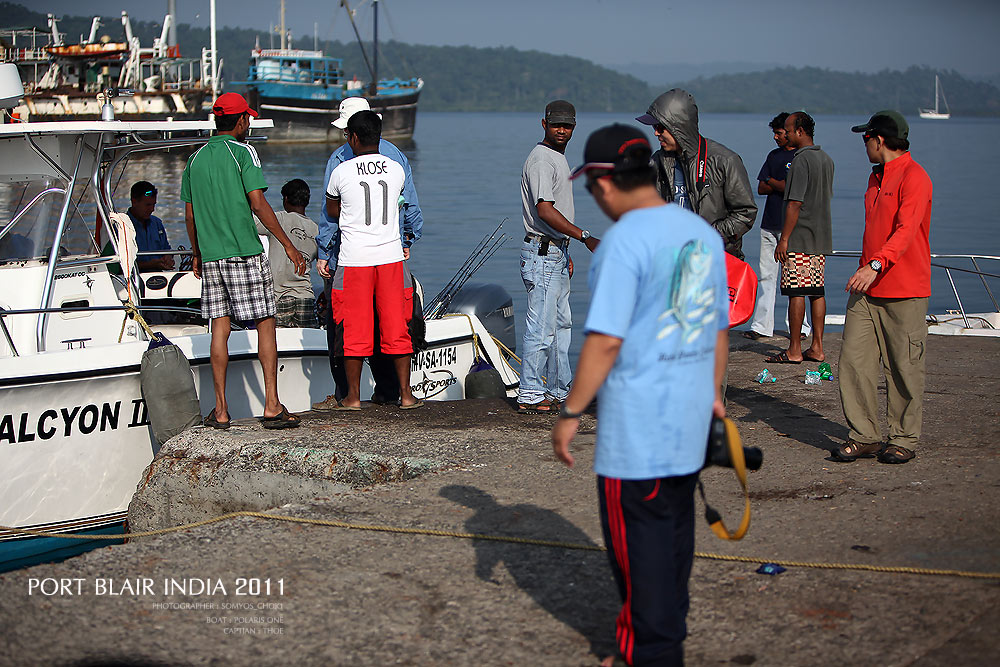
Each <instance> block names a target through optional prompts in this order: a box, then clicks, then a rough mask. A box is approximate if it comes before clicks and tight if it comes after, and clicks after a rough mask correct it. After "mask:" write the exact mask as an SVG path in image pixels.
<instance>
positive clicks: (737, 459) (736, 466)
mask: <svg viewBox="0 0 1000 667" xmlns="http://www.w3.org/2000/svg"><path fill="white" fill-rule="evenodd" d="M722 421H723V422H724V423H725V425H726V445H727V446H728V447H729V457H730V459H731V460H732V462H733V472H735V473H736V479H738V480H739V481H740V486H741V487H743V501H744V505H743V518H742V519H741V520H740V525H739V527H738V528H737V529H736V530H735V531H730V530H729V529H728V528H726V524H725V523H724V522H723V521H722V515H721V514H719V513H718V512H717V511H716V510H715V508H713V507H712V506H711V505H709V504H708V500H707V499H706V498H705V487H704V485H702V483H701V478H700V477H699V478H698V492H699V493H701V500H702V502H704V503H705V520H706V521H708V525H709V527H710V528H711V529H712V532H713V533H715V536H716V537H718V538H720V539H723V540H734V541H735V540H741V539H743V536H744V535H746V533H747V529H749V528H750V491H749V489H748V488H747V464H746V460H745V459H744V458H743V441H742V440H741V439H740V432H739V431H738V430H737V429H736V424H734V423H733V420H732V419H729V418H728V417H726V418H724V419H723V420H722Z"/></svg>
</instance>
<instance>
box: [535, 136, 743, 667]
mask: <svg viewBox="0 0 1000 667" xmlns="http://www.w3.org/2000/svg"><path fill="white" fill-rule="evenodd" d="M651 153H652V151H651V149H650V146H649V142H648V140H647V139H646V137H645V136H644V135H643V133H642V132H641V131H640V130H638V129H637V128H633V127H629V126H627V125H612V126H609V127H605V128H602V129H600V130H597V131H596V132H594V133H593V134H592V135H591V136H590V138H589V139H588V140H587V146H586V148H585V149H584V162H585V164H584V165H583V166H582V167H579V168H578V169H576V171H575V172H574V175H573V178H576V177H577V176H581V175H585V176H586V178H587V182H586V188H587V191H588V192H590V193H591V195H593V197H594V200H595V201H596V202H597V205H598V206H599V207H600V208H601V210H603V211H604V212H605V214H607V215H608V217H610V218H611V219H612V220H614V221H615V223H616V224H615V225H614V226H613V227H612V228H611V229H610V230H609V231H608V233H607V234H606V235H605V237H604V240H603V241H602V242H601V245H600V247H599V248H598V249H597V252H596V253H594V261H593V264H592V265H591V273H590V289H591V292H592V294H593V296H592V300H591V304H590V312H589V313H588V315H587V322H586V325H585V327H584V329H585V331H586V332H587V338H586V340H585V341H584V343H583V349H582V351H581V353H580V361H579V364H578V366H577V371H576V376H575V377H574V379H573V385H572V389H571V390H570V393H569V396H567V398H566V401H565V403H563V405H562V408H561V409H560V413H559V421H558V422H556V425H555V427H554V428H553V429H552V444H553V448H554V450H555V453H556V456H557V457H558V458H559V459H560V460H562V461H563V462H565V463H566V464H567V465H573V457H572V455H571V454H570V451H569V445H570V442H571V441H572V439H573V436H574V435H575V434H576V430H577V427H578V426H579V417H580V415H581V413H582V412H583V411H584V410H586V409H587V406H588V405H589V404H590V402H591V401H592V400H593V398H594V396H595V395H596V394H598V391H599V393H600V397H599V400H598V422H597V449H596V452H595V455H594V471H595V472H596V473H597V485H598V493H599V496H600V504H601V507H600V510H601V524H602V527H603V529H604V540H605V544H606V546H607V549H608V556H609V559H610V561H611V567H612V570H613V572H614V575H615V581H616V582H617V584H618V588H619V592H620V593H621V596H622V600H623V603H624V605H623V607H622V611H621V613H620V614H619V616H618V628H617V630H618V631H617V637H618V649H619V651H620V653H621V654H622V657H623V658H624V659H625V661H626V662H627V663H628V664H630V665H631V664H664V665H675V664H683V642H684V637H685V636H686V634H687V626H686V621H685V618H686V616H687V607H688V578H689V577H690V573H691V563H692V560H693V558H694V488H695V482H696V481H697V477H698V471H699V470H701V468H702V467H703V465H704V462H705V449H706V444H707V441H708V429H709V424H710V422H711V418H712V415H713V414H715V415H716V416H719V417H722V416H725V408H724V407H723V404H722V397H721V395H720V387H721V385H722V378H723V374H724V372H725V367H726V356H727V353H728V349H729V346H728V342H729V339H728V326H729V295H728V290H727V287H726V271H725V253H724V251H723V246H722V239H721V237H720V236H719V234H718V233H717V232H716V231H715V230H714V229H713V228H712V227H711V226H709V225H708V224H707V223H706V222H705V221H704V220H702V219H701V218H700V217H698V216H697V215H695V214H694V213H691V212H690V211H687V210H685V209H683V208H681V207H679V206H670V205H668V204H666V202H664V200H663V199H662V198H661V197H660V195H659V193H658V192H657V189H656V172H655V171H654V170H653V168H652V167H651V166H650V164H649V159H650V155H651Z"/></svg>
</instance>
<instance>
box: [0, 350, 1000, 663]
mask: <svg viewBox="0 0 1000 667" xmlns="http://www.w3.org/2000/svg"><path fill="white" fill-rule="evenodd" d="M786 343H787V341H786V340H785V339H782V338H772V339H763V340H761V341H757V342H750V341H747V340H746V339H744V338H742V337H741V336H740V335H739V334H738V333H734V334H733V335H732V337H731V354H730V363H731V367H730V372H729V383H730V386H729V394H728V396H729V410H730V416H732V417H734V418H735V420H736V422H737V424H738V426H739V428H740V431H741V434H742V436H743V438H744V444H747V445H756V446H759V447H761V448H762V449H763V450H764V466H763V468H762V469H761V470H760V471H759V472H755V473H751V474H750V480H749V484H750V491H751V499H752V502H753V512H754V514H753V521H752V524H751V528H750V532H749V534H748V536H747V537H746V538H745V539H744V540H743V541H742V542H736V543H727V542H722V541H720V540H718V539H716V538H715V537H714V536H712V535H711V534H710V533H709V531H708V529H707V526H706V525H705V524H704V522H703V521H702V520H701V518H700V517H699V518H698V524H697V525H698V528H697V544H696V549H697V550H698V551H699V552H707V553H717V554H722V555H727V556H736V557H748V558H749V559H750V562H746V563H743V562H722V561H718V560H711V559H706V558H698V559H696V560H695V565H694V572H693V576H692V581H691V594H692V602H691V613H690V616H689V619H688V621H689V638H688V640H687V643H686V651H687V659H688V662H689V663H690V664H722V663H727V664H761V665H820V666H822V665H831V666H834V665H837V666H839V665H843V664H866V665H874V664H878V665H924V666H929V665H941V664H951V665H963V664H981V663H982V656H984V655H990V654H992V653H995V652H996V650H997V649H998V648H1000V637H998V635H997V633H996V627H997V624H998V622H1000V587H998V586H997V580H996V579H992V580H990V579H973V578H961V577H956V576H928V575H916V574H907V573H896V572H873V571H853V570H846V569H836V568H835V569H818V568H811V567H805V566H791V565H789V567H788V571H786V572H784V573H783V574H780V575H778V576H766V575H761V574H755V570H756V569H757V567H758V566H759V565H760V564H761V563H763V562H769V561H777V560H782V561H795V562H810V563H852V564H860V565H871V566H885V567H903V568H908V567H909V568H913V567H918V568H942V569H949V570H959V571H969V572H994V573H995V572H998V571H1000V532H998V531H997V530H996V526H997V525H1000V493H998V491H1000V489H998V486H1000V482H998V480H1000V457H998V455H997V448H996V443H997V440H998V438H1000V414H998V412H1000V408H998V405H1000V404H998V401H997V396H998V395H1000V340H997V339H995V338H982V337H961V336H932V337H930V338H929V340H928V374H927V390H926V393H925V401H924V434H923V438H922V442H921V444H920V447H919V448H918V449H917V458H916V459H915V460H914V461H912V462H910V463H908V464H906V465H902V466H888V465H882V464H879V463H877V462H876V461H874V460H860V461H858V462H855V463H853V464H838V463H833V462H830V461H829V460H827V456H828V454H827V451H826V450H827V449H829V448H830V447H833V446H835V445H836V444H838V443H839V442H841V441H842V439H843V438H844V437H845V436H846V428H845V426H844V423H843V417H842V415H841V412H840V402H839V397H838V391H837V385H836V383H835V382H824V383H823V384H822V385H819V386H808V385H805V384H804V383H803V376H804V373H805V371H806V370H807V369H814V368H815V364H803V365H800V366H787V365H786V366H782V365H778V366H768V365H767V364H766V363H765V362H764V355H765V354H766V353H770V352H775V351H778V350H779V349H783V347H784V345H785V344H786ZM826 343H827V355H828V358H829V360H830V362H831V364H832V366H833V372H834V374H835V375H836V374H837V373H838V369H837V363H836V362H837V356H838V354H839V333H836V332H830V333H829V334H828V339H827V341H826ZM765 366H767V367H768V368H769V369H770V370H771V371H772V373H774V374H775V375H776V376H777V377H778V382H776V383H774V384H768V385H764V386H761V385H757V384H756V383H755V382H754V381H753V378H754V376H755V375H756V374H757V373H758V372H759V371H760V370H761V369H763V368H764V367H765ZM882 400H883V403H884V392H883V394H882ZM304 422H305V423H304V424H303V426H302V427H301V428H299V429H297V430H292V431H287V432H284V433H278V432H266V431H264V430H263V429H261V428H260V426H259V425H257V424H256V423H255V422H253V421H252V420H250V421H243V422H237V423H236V425H235V426H234V427H233V428H232V429H231V430H229V431H225V432H223V431H212V430H209V429H204V428H199V429H193V430H191V431H187V432H186V433H184V434H181V435H180V436H178V437H177V438H175V439H173V440H171V441H170V442H169V443H167V445H166V446H164V448H163V449H162V450H161V452H160V454H159V455H158V457H157V460H156V462H154V465H153V467H152V469H151V470H150V473H151V474H150V476H149V477H148V479H147V480H146V482H145V483H144V484H143V488H142V489H141V491H140V494H139V495H138V496H137V498H136V500H135V501H134V502H133V529H138V528H140V527H142V524H143V523H145V524H146V525H149V526H152V525H159V524H162V523H170V524H177V523H181V522H184V521H188V520H191V519H194V518H201V517H206V516H211V515H218V514H222V513H224V512H228V511H233V510H237V509H263V508H265V507H273V506H277V505H281V504H283V503H291V504H289V505H287V506H283V507H279V508H278V509H277V510H276V513H278V514H281V515H287V516H295V517H306V518H313V519H320V520H335V521H344V522H349V523H352V524H369V525H386V526H398V527H410V528H431V529H441V530H445V531H456V532H474V533H487V534H492V535H505V536H522V537H530V538H541V539H545V540H554V541H559V542H567V543H574V544H582V545H590V546H593V545H600V544H601V543H602V539H601V532H600V525H599V521H598V516H597V506H596V492H595V484H594V477H593V474H592V472H591V470H590V465H591V461H592V454H593V443H594V437H595V436H594V427H595V423H596V422H595V421H594V419H593V417H590V416H588V417H585V418H584V420H583V421H582V424H581V435H580V436H579V438H578V441H577V444H576V446H575V453H576V456H577V465H576V467H575V468H574V469H572V470H569V469H566V468H564V467H563V466H561V465H560V464H558V463H557V462H556V461H555V460H554V458H553V456H552V454H551V449H550V445H549V444H548V439H547V438H548V429H549V428H550V426H551V423H552V417H550V416H522V415H517V414H516V413H515V412H514V411H513V409H512V407H511V406H510V405H509V404H508V403H507V402H505V401H501V400H479V401H460V402H442V403H435V404H428V405H427V406H426V407H425V408H423V409H421V410H417V411H414V412H401V411H399V410H398V408H394V407H376V406H368V407H366V409H365V411H363V412H360V413H329V412H328V413H315V412H312V413H305V415H304ZM703 477H704V479H705V483H706V492H707V493H708V495H709V499H710V501H711V502H712V503H713V505H715V506H716V508H717V509H719V510H720V511H722V512H723V514H724V516H725V517H726V519H727V521H728V522H729V524H730V526H731V527H732V526H733V525H735V524H736V523H738V520H739V511H740V509H741V498H740V496H739V494H738V487H737V483H736V480H735V479H734V477H733V476H732V474H731V473H729V472H728V471H723V470H712V471H709V472H707V473H706V474H705V475H704V476H703ZM699 506H700V502H699ZM699 513H700V509H699ZM41 578H55V579H59V578H62V579H68V580H69V581H71V582H75V581H79V582H80V583H79V586H80V593H79V594H76V589H73V594H72V595H70V594H65V593H64V594H61V595H58V594H57V595H51V596H46V595H42V594H39V592H38V590H37V589H36V590H35V592H34V594H32V595H29V585H30V582H31V581H32V579H34V580H36V585H37V582H38V581H39V580H40V579H41ZM144 578H148V579H150V581H151V584H150V586H151V587H150V589H149V590H148V592H144V591H143V589H142V588H141V586H140V585H139V584H141V583H142V579H144ZM171 578H172V579H173V580H176V581H177V582H178V583H186V584H187V585H188V590H187V594H186V595H185V594H180V593H177V592H176V590H175V593H174V594H172V595H169V594H165V593H164V580H165V579H168V580H169V579H171ZM240 578H244V579H246V580H247V581H245V582H243V583H242V584H241V583H240V582H239V581H238V579H240ZM195 579H198V580H208V582H209V592H208V593H204V594H194V593H192V592H191V590H190V584H191V583H192V580H195ZM99 580H101V583H99ZM108 580H113V582H112V583H111V586H112V588H111V589H107V588H105V589H102V590H104V591H105V594H103V595H99V594H98V593H97V589H98V586H100V585H105V586H107V585H108ZM125 580H130V582H131V583H132V587H133V589H134V590H135V592H134V593H132V592H129V589H123V584H124V582H125ZM137 580H139V581H137ZM255 580H256V581H258V583H259V585H260V586H261V588H260V590H259V591H255V592H252V591H251V587H252V586H253V585H254V584H252V583H250V582H253V581H255ZM268 580H269V581H270V592H269V593H267V592H266V591H265V590H264V587H265V585H266V584H265V582H267V581H268ZM279 581H280V582H281V583H280V586H281V590H280V591H279V588H278V586H279V583H278V582H279ZM220 582H221V584H222V586H223V587H224V591H222V590H220V589H219V588H218V585H219V583H220ZM50 585H51V584H50ZM241 585H242V589H241V588H239V587H240V586H241ZM73 586H76V584H73ZM108 590H112V591H115V593H116V594H108V593H107V591H108ZM120 593H123V594H120ZM241 593H242V594H241ZM0 597H2V598H3V599H4V600H5V604H4V605H2V606H0V632H3V635H4V636H5V637H6V646H7V648H6V654H7V655H8V656H11V657H15V658H16V661H17V662H19V663H24V664H33V663H37V664H43V663H44V664H51V663H67V662H73V663H77V662H88V663H90V662H97V661H108V662H111V661H118V662H135V661H143V662H147V663H154V664H179V663H183V664H209V663H211V662H213V661H220V662H226V663H232V664H247V663H251V662H253V663H256V664H279V663H284V662H288V661H289V660H290V658H289V657H288V656H290V655H293V654H294V656H295V657H294V658H293V659H291V660H292V661H294V662H296V663H299V664H306V665H312V664H316V665H320V664H386V663H388V662H392V661H394V660H396V661H399V662H403V663H407V664H483V665H499V664H505V665H506V664H551V665H582V664H596V660H595V657H594V656H595V654H598V655H601V654H605V653H607V652H610V651H611V649H612V646H613V640H614V618H615V615H616V613H617V610H618V601H617V597H616V593H615V591H614V587H613V584H612V581H611V576H610V571H609V569H608V565H607V560H606V555H605V554H604V553H601V552H598V551H593V550H574V549H566V548H560V547H541V546H530V545H518V544H512V543H504V542H494V541H481V540H480V541H472V540H468V539H457V538H454V537H434V536H428V535H405V534H392V533H385V532H372V531H363V530H345V529H343V528H333V527H322V526H315V525H304V524H299V523H292V522H286V521H269V520H262V519H255V518H239V519H235V520H227V521H224V522H221V523H215V524H211V525H207V526H203V527H200V528H197V529H193V530H189V531H186V532H183V533H172V534H168V535H164V536H161V537H154V538H142V539H137V540H135V541H133V542H132V543H130V544H126V545H122V546H115V547H111V548H107V549H101V550H98V551H95V552H92V553H89V554H86V555H84V556H81V557H78V558H75V559H73V560H70V561H67V562H64V563H61V564H57V565H44V566H38V567H34V568H31V569H29V570H23V571H19V572H12V573H8V574H5V575H3V576H2V577H0ZM185 605H188V606H185ZM190 605H202V606H200V607H198V606H195V607H191V606H190ZM247 634H252V635H253V636H252V637H247V636H245V635H247Z"/></svg>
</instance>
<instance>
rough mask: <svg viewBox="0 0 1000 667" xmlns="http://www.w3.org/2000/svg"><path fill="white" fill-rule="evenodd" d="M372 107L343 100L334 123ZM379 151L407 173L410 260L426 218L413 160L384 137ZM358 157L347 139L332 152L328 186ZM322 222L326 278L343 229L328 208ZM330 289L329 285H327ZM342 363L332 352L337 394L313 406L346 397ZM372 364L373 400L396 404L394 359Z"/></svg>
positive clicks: (406, 249) (319, 239) (405, 223)
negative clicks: (333, 176) (339, 167)
mask: <svg viewBox="0 0 1000 667" xmlns="http://www.w3.org/2000/svg"><path fill="white" fill-rule="evenodd" d="M370 110H371V105H369V104H368V100H366V99H365V98H363V97H348V98H345V99H343V100H342V101H341V102H340V115H339V116H338V117H337V118H336V119H334V121H333V123H331V124H332V125H333V126H334V127H336V128H338V129H340V130H344V129H346V128H347V121H348V120H350V118H351V116H353V115H354V114H356V113H357V112H359V111H370ZM381 117H382V115H381V114H379V118H381ZM378 152H379V153H380V154H382V155H384V156H386V157H388V158H389V159H390V160H392V161H393V162H397V163H398V164H399V165H400V166H402V167H403V173H404V174H405V176H406V179H405V181H404V182H403V199H404V201H403V204H402V209H401V210H400V216H399V220H400V237H401V238H402V239H403V255H404V257H405V258H406V259H409V257H410V246H411V245H413V244H414V243H415V242H416V241H417V239H419V238H420V235H421V230H422V229H423V226H424V217H423V214H422V213H421V211H420V201H419V200H418V199H417V191H416V189H415V188H414V187H413V171H412V170H411V169H410V161H409V160H407V159H406V156H405V155H403V153H402V151H400V150H399V149H398V148H396V146H395V145H393V144H392V143H391V142H389V141H386V140H385V139H380V140H379V146H378ZM354 157H355V155H354V151H353V150H351V147H350V145H349V144H347V143H346V142H345V143H344V145H343V146H340V147H339V148H337V150H335V151H334V152H333V153H332V154H331V155H330V159H329V160H327V163H326V172H325V173H324V174H323V184H324V188H325V187H326V184H328V183H329V182H330V174H331V173H333V170H334V169H335V168H336V167H337V165H339V164H340V163H341V162H347V161H348V160H351V159H353V158H354ZM318 222H319V234H318V235H317V236H316V245H317V246H318V255H317V261H316V270H317V271H318V272H319V274H320V275H321V276H323V278H326V279H329V278H330V276H332V275H333V272H334V271H335V270H336V268H337V255H338V254H339V252H340V228H339V226H338V225H337V221H336V220H334V219H332V218H330V217H329V216H328V215H327V213H326V209H325V208H324V210H323V214H322V216H321V217H320V219H319V221H318ZM327 289H329V288H328V287H327ZM332 329H333V328H332V327H331V326H330V322H327V333H328V336H327V337H328V338H330V335H332V334H331V332H332ZM329 342H330V349H331V350H332V349H334V348H333V341H332V339H331V340H330V341H329ZM342 362H343V360H342V359H341V358H338V357H334V356H332V355H331V357H330V372H331V373H332V374H333V379H334V382H335V383H336V385H337V390H336V392H337V393H336V394H335V395H334V396H330V397H328V398H327V399H326V400H324V401H321V402H319V403H315V404H314V405H313V407H314V408H315V409H319V410H322V409H328V408H332V407H333V406H334V405H336V403H337V401H336V399H337V398H338V397H339V398H342V397H343V396H344V394H346V393H347V376H346V374H345V373H344V366H343V363H342ZM369 365H370V366H371V370H372V376H373V377H374V379H375V394H374V396H373V397H372V399H373V400H374V401H376V402H381V403H393V402H395V401H396V400H398V398H399V395H398V392H399V388H398V381H397V378H396V371H395V369H394V368H393V366H392V363H391V360H389V359H388V358H385V357H383V356H382V355H381V354H376V355H375V356H374V357H373V358H372V359H370V360H369Z"/></svg>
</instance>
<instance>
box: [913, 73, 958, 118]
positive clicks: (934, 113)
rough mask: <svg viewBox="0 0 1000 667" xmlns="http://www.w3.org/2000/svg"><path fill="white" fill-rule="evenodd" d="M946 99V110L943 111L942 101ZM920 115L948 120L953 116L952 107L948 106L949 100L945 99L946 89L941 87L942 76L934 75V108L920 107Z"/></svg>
mask: <svg viewBox="0 0 1000 667" xmlns="http://www.w3.org/2000/svg"><path fill="white" fill-rule="evenodd" d="M942 100H944V111H941V101H942ZM920 117H921V118H927V119H930V120H948V119H949V118H951V109H950V108H948V100H947V99H945V96H944V89H942V88H941V77H939V76H938V75H937V74H935V75H934V108H933V109H920Z"/></svg>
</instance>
